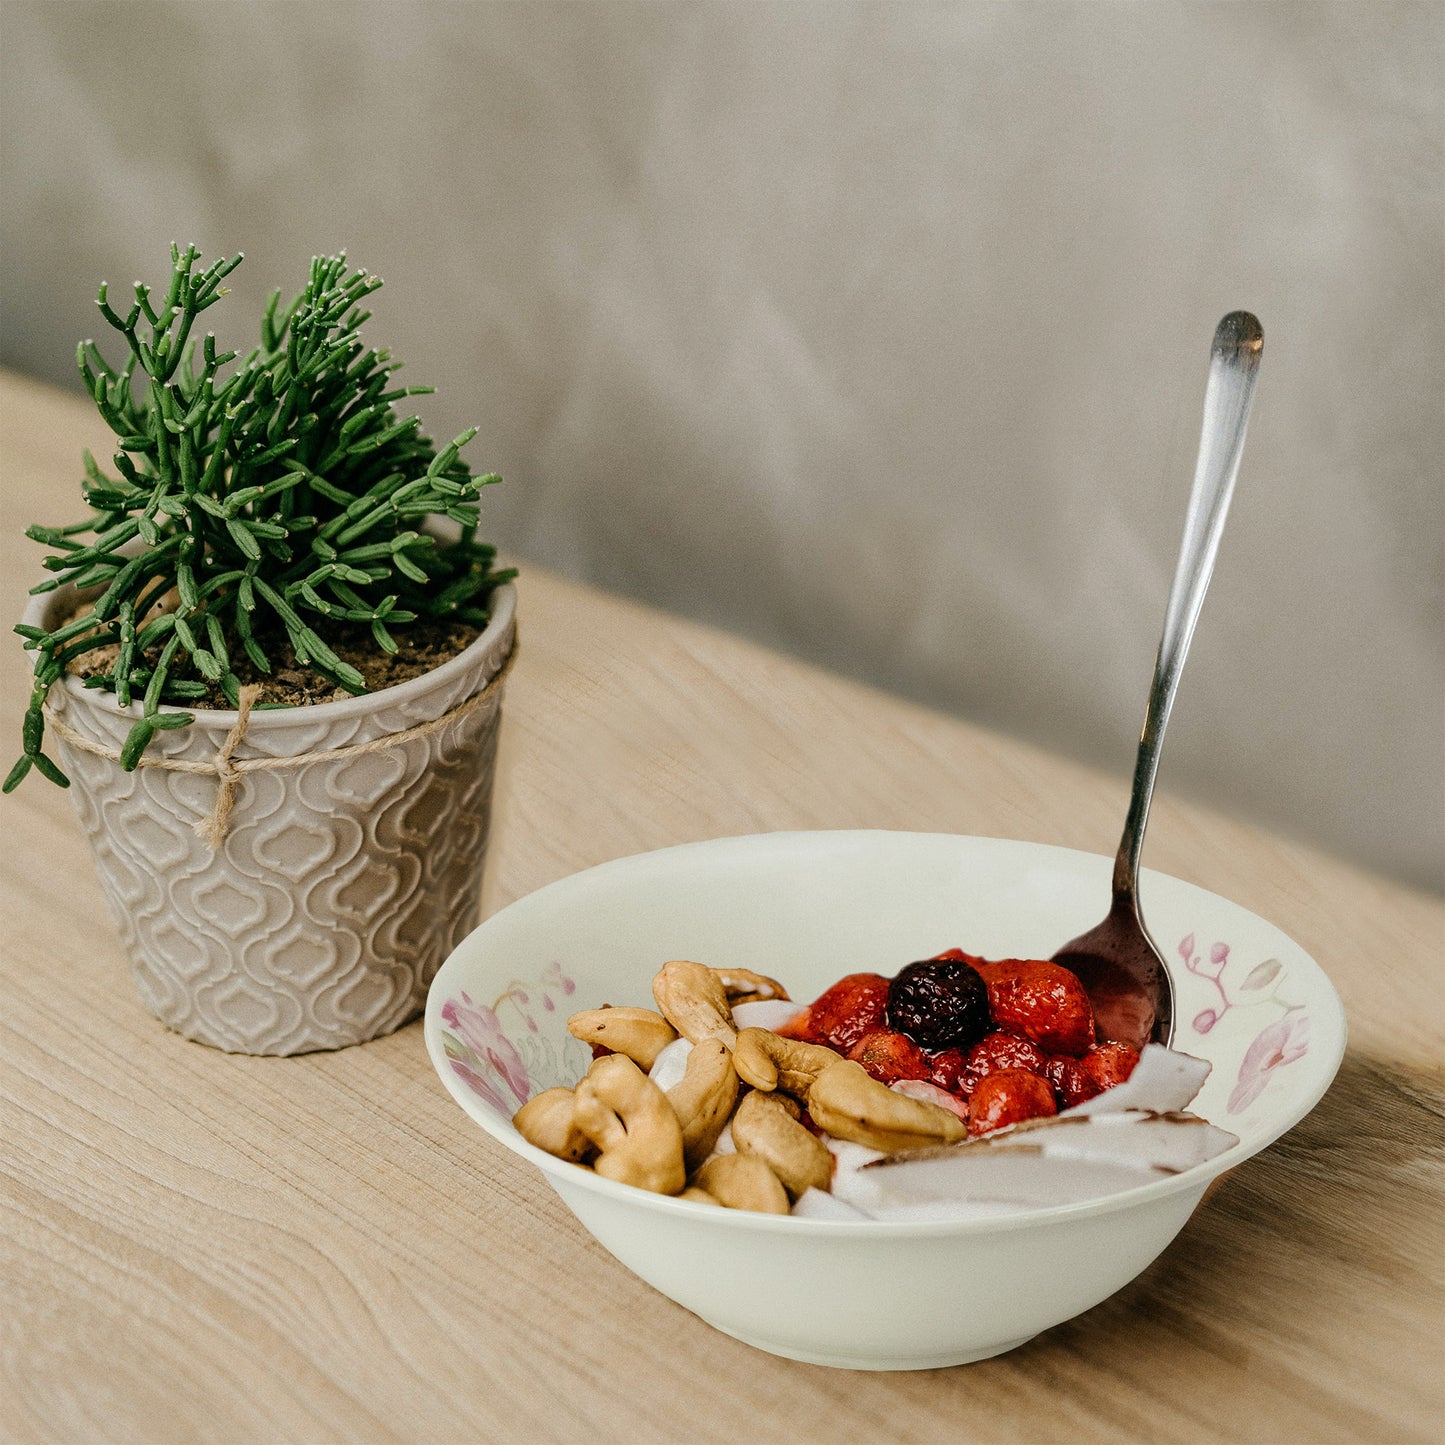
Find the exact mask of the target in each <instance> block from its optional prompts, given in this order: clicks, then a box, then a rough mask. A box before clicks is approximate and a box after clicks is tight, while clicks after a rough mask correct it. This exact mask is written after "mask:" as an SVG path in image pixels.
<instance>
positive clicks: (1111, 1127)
mask: <svg viewBox="0 0 1445 1445" xmlns="http://www.w3.org/2000/svg"><path fill="white" fill-rule="evenodd" d="M1030 1124H1031V1125H1032V1127H1030V1125H1020V1126H1018V1127H1017V1128H1015V1129H1011V1130H1008V1131H1006V1132H1003V1133H1000V1134H995V1135H990V1136H989V1137H988V1139H987V1141H986V1142H987V1143H988V1144H989V1145H990V1146H991V1147H993V1148H997V1149H1009V1148H1015V1147H1020V1146H1023V1147H1028V1148H1035V1147H1036V1148H1039V1149H1042V1150H1043V1152H1044V1155H1045V1157H1047V1158H1050V1159H1058V1160H1068V1159H1098V1160H1101V1161H1103V1162H1105V1163H1110V1164H1136V1165H1139V1166H1140V1167H1146V1168H1150V1169H1162V1170H1164V1171H1165V1172H1166V1173H1169V1174H1178V1173H1180V1172H1181V1171H1183V1170H1185V1169H1192V1168H1194V1166H1195V1165H1196V1164H1204V1163H1207V1162H1208V1161H1209V1160H1210V1159H1213V1158H1214V1156H1215V1155H1216V1154H1223V1153H1224V1151H1225V1150H1226V1149H1229V1148H1232V1147H1233V1146H1234V1145H1235V1144H1238V1143H1239V1136H1238V1135H1237V1134H1231V1133H1230V1132H1229V1131H1228V1130H1227V1129H1219V1128H1216V1127H1215V1126H1214V1125H1213V1124H1211V1123H1209V1121H1208V1120H1207V1119H1201V1118H1199V1117H1198V1116H1197V1115H1195V1114H1157V1113H1151V1112H1149V1111H1147V1110H1143V1109H1129V1110H1126V1111H1124V1112H1121V1113H1118V1114H1072V1115H1060V1116H1059V1117H1058V1118H1055V1119H1039V1120H1033V1121H1030ZM980 1142H984V1141H980Z"/></svg>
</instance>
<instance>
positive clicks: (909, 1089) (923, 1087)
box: [888, 1079, 968, 1124]
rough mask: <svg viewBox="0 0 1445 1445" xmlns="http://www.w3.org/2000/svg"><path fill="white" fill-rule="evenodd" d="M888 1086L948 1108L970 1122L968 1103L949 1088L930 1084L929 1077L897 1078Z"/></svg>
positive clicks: (896, 1090)
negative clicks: (949, 1090) (951, 1092)
mask: <svg viewBox="0 0 1445 1445" xmlns="http://www.w3.org/2000/svg"><path fill="white" fill-rule="evenodd" d="M888 1087H889V1088H890V1089H892V1090H893V1092H894V1093H895V1094H902V1095H904V1097H905V1098H909V1099H922V1100H923V1102H924V1103H925V1104H937V1105H938V1107H939V1108H940V1109H947V1110H948V1112H949V1113H950V1114H957V1115H958V1117H959V1118H960V1119H962V1120H963V1122H964V1123H965V1124H966V1123H968V1105H967V1104H966V1103H965V1102H964V1101H963V1100H962V1099H960V1098H957V1097H956V1096H955V1095H953V1094H950V1093H949V1092H948V1090H947V1089H940V1088H939V1087H938V1085H937V1084H930V1083H929V1082H928V1080H927V1079H895V1080H894V1081H893V1082H892V1083H891V1084H889V1086H888Z"/></svg>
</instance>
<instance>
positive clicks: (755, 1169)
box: [513, 959, 966, 1214]
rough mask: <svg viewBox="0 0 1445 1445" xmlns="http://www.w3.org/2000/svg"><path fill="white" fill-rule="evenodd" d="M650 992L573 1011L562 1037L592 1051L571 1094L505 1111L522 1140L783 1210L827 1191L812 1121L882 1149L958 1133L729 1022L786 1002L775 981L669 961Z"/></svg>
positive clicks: (927, 1111) (631, 1180)
mask: <svg viewBox="0 0 1445 1445" xmlns="http://www.w3.org/2000/svg"><path fill="white" fill-rule="evenodd" d="M652 992H653V998H654V999H655V1000H656V1003H657V1010H656V1012H654V1011H653V1010H651V1009H642V1008H599V1009H588V1010H585V1011H584V1012H582V1013H577V1014H573V1016H572V1017H571V1018H570V1019H569V1020H568V1021H567V1028H568V1030H569V1032H571V1033H572V1034H573V1035H574V1036H575V1037H576V1038H579V1039H581V1040H582V1041H583V1042H584V1043H587V1044H591V1045H592V1046H593V1047H594V1050H595V1051H597V1052H598V1054H599V1056H598V1057H597V1058H595V1059H594V1060H593V1062H592V1067H591V1068H590V1069H589V1070H588V1072H587V1076H586V1077H585V1078H584V1079H582V1080H581V1081H580V1082H579V1083H578V1084H577V1086H576V1087H575V1088H573V1089H566V1088H556V1089H548V1090H546V1091H545V1092H543V1093H541V1094H538V1095H536V1096H535V1097H534V1098H532V1099H530V1100H528V1101H527V1103H525V1104H524V1105H523V1106H522V1107H521V1108H520V1109H519V1110H518V1111H517V1114H516V1116H515V1118H514V1120H513V1123H514V1124H515V1125H516V1127H517V1131H518V1132H519V1133H520V1134H521V1135H522V1137H523V1138H524V1139H527V1140H528V1141H529V1142H531V1143H533V1144H535V1145H537V1146H538V1147H539V1148H541V1149H545V1150H546V1151H547V1152H548V1153H549V1154H554V1155H556V1156H557V1157H558V1158H560V1159H567V1160H570V1161H571V1162H573V1163H576V1164H588V1165H590V1166H591V1167H592V1168H593V1169H595V1170H596V1171H597V1173H598V1174H601V1175H602V1176H603V1177H604V1178H607V1179H615V1180H618V1181H619V1182H621V1183H624V1184H633V1185H636V1186H637V1187H639V1188H641V1189H650V1190H653V1191H655V1192H657V1193H660V1194H675V1195H679V1196H681V1197H682V1198H684V1199H692V1200H698V1201H701V1202H704V1203H710V1204H719V1205H722V1206H724V1207H726V1208H730V1209H756V1210H762V1211H764V1212H766V1213H770V1214H786V1213H788V1211H789V1209H790V1207H791V1205H792V1202H793V1201H794V1200H796V1199H798V1198H800V1197H801V1196H802V1195H803V1194H804V1193H806V1192H807V1191H808V1190H809V1189H816V1190H820V1191H824V1192H826V1191H827V1190H829V1189H830V1188H831V1184H832V1177H833V1157H832V1155H831V1154H830V1152H829V1150H828V1147H827V1145H826V1144H825V1143H824V1142H823V1140H822V1139H821V1138H820V1137H819V1136H818V1134H817V1133H816V1132H814V1129H820V1130H823V1131H825V1132H826V1133H827V1134H829V1135H831V1136H832V1137H833V1138H835V1139H843V1140H848V1141H851V1142H853V1143H857V1144H862V1145H865V1146H867V1147H868V1148H870V1149H873V1150H882V1151H885V1152H892V1151H894V1150H900V1149H918V1148H924V1147H927V1146H929V1145H936V1144H947V1143H950V1142H953V1141H956V1140H959V1139H962V1138H963V1137H964V1136H965V1133H966V1129H965V1126H964V1123H963V1120H962V1119H961V1118H960V1117H959V1115H958V1114H957V1113H955V1112H953V1111H952V1110H949V1109H945V1108H942V1107H941V1106H940V1105H938V1104H936V1103H933V1102H930V1101H928V1100H926V1099H915V1098H910V1097H909V1096H908V1095H907V1094H903V1093H899V1092H898V1091H897V1090H894V1089H890V1088H889V1087H888V1085H887V1084H885V1083H882V1082H880V1081H879V1080H878V1079H875V1078H873V1077H872V1076H871V1075H870V1074H869V1073H868V1072H867V1070H866V1069H865V1068H864V1067H863V1066H862V1065H861V1064H859V1063H857V1062H855V1061H852V1060H849V1059H845V1058H844V1057H843V1055H842V1054H841V1053H839V1052H838V1051H837V1050H835V1049H832V1048H829V1047H826V1046H824V1045H820V1044H814V1043H809V1042H806V1041H804V1040H801V1039H794V1038H786V1037H784V1036H783V1035H781V1034H778V1033H774V1032H773V1031H771V1030H769V1029H765V1028H757V1027H743V1028H739V1027H738V1024H737V1020H736V1019H735V1018H734V1016H733V1009H734V1007H737V1006H740V1005H742V1004H745V1003H758V1002H762V1001H771V1002H783V1001H786V1000H787V997H788V995H787V992H786V990H785V989H784V988H783V986H782V985H781V984H780V983H778V982H777V981H776V980H774V979H770V978H765V977H764V976H762V975H761V974H756V973H752V972H751V971H749V970H746V969H713V968H708V967H706V966H705V965H703V964H700V963H692V962H689V961H687V960H684V959H678V960H674V961H673V962H671V963H668V964H666V965H665V966H664V967H663V969H662V971H661V972H660V973H659V974H658V975H657V977H656V978H655V979H654V980H653V984H652ZM678 1041H685V1042H686V1044H687V1045H688V1046H690V1047H687V1048H686V1049H685V1050H679V1052H685V1054H686V1062H685V1066H684V1068H683V1072H682V1077H681V1078H680V1079H678V1080H677V1082H675V1083H672V1084H671V1085H670V1086H669V1087H667V1088H664V1087H662V1085H661V1084H660V1083H659V1082H658V1081H657V1079H656V1078H654V1077H649V1073H650V1072H654V1071H656V1072H660V1071H658V1070H657V1066H658V1064H659V1060H660V1059H661V1057H662V1055H663V1052H664V1050H666V1049H668V1048H669V1047H671V1046H672V1045H674V1044H675V1043H677V1042H678ZM666 1077H667V1075H666V1074H664V1075H663V1078H664V1081H665V1079H666ZM805 1120H808V1121H811V1123H812V1125H813V1126H814V1128H809V1127H808V1124H807V1123H806V1122H804V1121H805ZM724 1130H726V1131H727V1133H728V1145H727V1146H726V1147H725V1149H724V1150H719V1149H718V1147H717V1146H718V1144H719V1141H720V1140H721V1139H722V1136H723V1133H724Z"/></svg>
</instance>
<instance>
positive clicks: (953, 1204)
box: [868, 1197, 1032, 1224]
mask: <svg viewBox="0 0 1445 1445" xmlns="http://www.w3.org/2000/svg"><path fill="white" fill-rule="evenodd" d="M1030 1207H1032V1206H1027V1205H1022V1204H1005V1203H1000V1202H998V1201H996V1200H979V1199H915V1200H910V1201H909V1202H907V1203H903V1202H901V1201H899V1200H897V1199H893V1198H891V1197H885V1198H884V1199H883V1200H881V1201H880V1202H879V1203H878V1204H876V1205H875V1206H874V1207H873V1211H872V1213H870V1214H869V1216H868V1217H869V1218H870V1219H889V1220H903V1221H912V1222H914V1223H918V1224H934V1223H938V1222H942V1221H949V1222H951V1221H953V1220H956V1219H965V1220H973V1219H1008V1218H1010V1217H1011V1216H1012V1215H1016V1214H1023V1213H1024V1212H1025V1210H1026V1209H1027V1208H1030Z"/></svg>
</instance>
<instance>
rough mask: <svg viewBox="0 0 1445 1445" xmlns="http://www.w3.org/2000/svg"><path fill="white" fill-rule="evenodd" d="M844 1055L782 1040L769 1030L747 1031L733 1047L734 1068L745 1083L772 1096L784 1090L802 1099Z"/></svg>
mask: <svg viewBox="0 0 1445 1445" xmlns="http://www.w3.org/2000/svg"><path fill="white" fill-rule="evenodd" d="M842 1057H843V1056H842V1055H841V1054H838V1053H835V1052H834V1051H833V1050H832V1049H825V1048H824V1047H823V1045H822V1044H805V1043H802V1042H800V1041H799V1040H797V1039H785V1038H780V1037H779V1036H778V1035H777V1034H775V1033H772V1032H770V1031H769V1030H768V1029H744V1030H743V1031H742V1033H740V1034H739V1035H738V1039H737V1043H736V1044H734V1045H733V1066H734V1067H735V1068H736V1069H737V1071H738V1074H739V1076H740V1077H741V1078H742V1080H743V1082H744V1083H748V1084H751V1085H752V1086H753V1088H755V1089H761V1090H762V1091H763V1092H764V1093H771V1092H772V1090H774V1089H782V1090H783V1091H784V1092H785V1093H788V1094H796V1095H797V1096H798V1097H799V1098H802V1097H803V1096H804V1095H805V1094H806V1093H807V1092H808V1088H809V1085H811V1084H812V1082H813V1080H814V1079H815V1078H817V1076H818V1075H819V1074H821V1073H822V1072H823V1070H824V1069H826V1068H828V1067H830V1066H831V1065H833V1064H836V1063H840V1062H841V1061H842Z"/></svg>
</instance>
